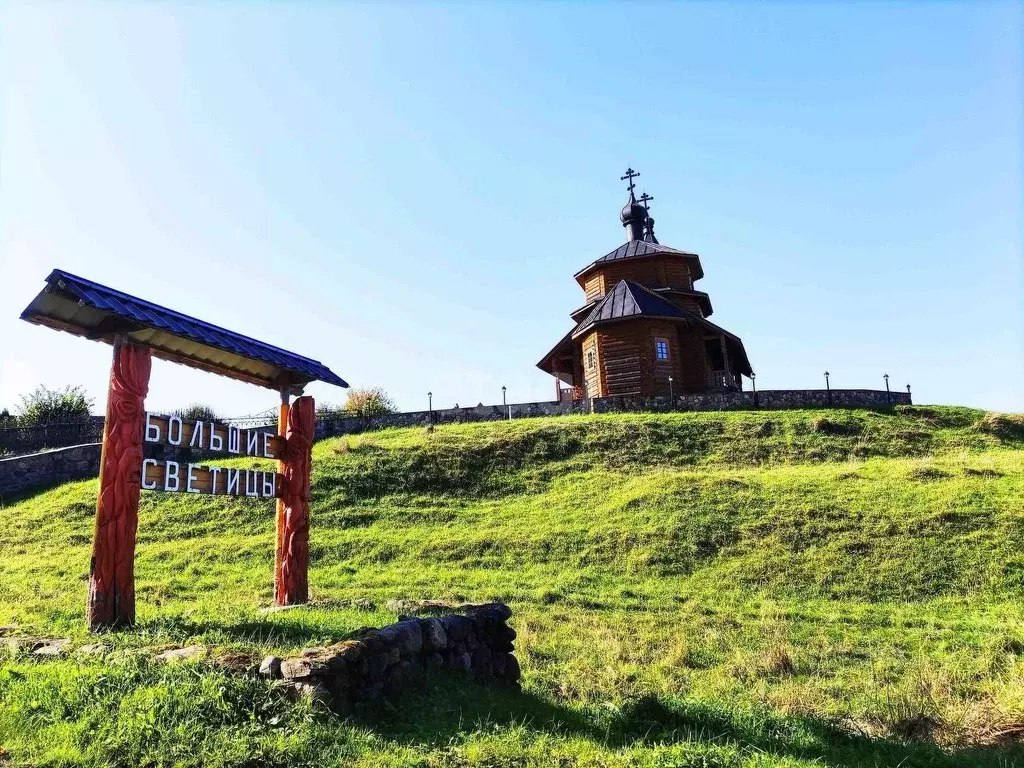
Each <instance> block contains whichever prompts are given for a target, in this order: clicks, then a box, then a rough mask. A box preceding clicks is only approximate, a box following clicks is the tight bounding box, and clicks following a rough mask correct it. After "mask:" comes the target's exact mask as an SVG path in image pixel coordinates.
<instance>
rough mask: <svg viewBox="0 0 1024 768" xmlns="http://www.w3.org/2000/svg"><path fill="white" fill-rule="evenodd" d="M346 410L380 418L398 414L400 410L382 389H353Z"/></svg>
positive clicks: (346, 402) (349, 394)
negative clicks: (382, 415)
mask: <svg viewBox="0 0 1024 768" xmlns="http://www.w3.org/2000/svg"><path fill="white" fill-rule="evenodd" d="M345 410H346V411H348V412H349V413H355V414H358V415H359V416H380V415H381V414H385V413H397V412H398V409H397V408H396V407H395V404H394V403H393V402H392V401H391V398H390V397H388V393H387V392H385V391H384V390H383V389H382V388H381V387H365V388H361V389H353V390H351V391H350V392H349V393H348V399H347V400H346V401H345Z"/></svg>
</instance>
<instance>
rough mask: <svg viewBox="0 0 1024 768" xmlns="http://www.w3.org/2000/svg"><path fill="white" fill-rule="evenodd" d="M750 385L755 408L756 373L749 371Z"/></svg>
mask: <svg viewBox="0 0 1024 768" xmlns="http://www.w3.org/2000/svg"><path fill="white" fill-rule="evenodd" d="M750 386H751V387H753V388H754V407H755V408H757V374H756V373H754V372H753V371H751V372H750Z"/></svg>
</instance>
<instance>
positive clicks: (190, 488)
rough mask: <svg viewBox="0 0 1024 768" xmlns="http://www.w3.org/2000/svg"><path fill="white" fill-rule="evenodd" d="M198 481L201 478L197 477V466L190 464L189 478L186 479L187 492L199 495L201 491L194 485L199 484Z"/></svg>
mask: <svg viewBox="0 0 1024 768" xmlns="http://www.w3.org/2000/svg"><path fill="white" fill-rule="evenodd" d="M198 480H199V478H198V477H197V476H196V465H195V464H189V465H188V477H187V478H185V491H186V492H188V493H199V489H198V488H196V487H195V485H194V483H195V482H197V481H198Z"/></svg>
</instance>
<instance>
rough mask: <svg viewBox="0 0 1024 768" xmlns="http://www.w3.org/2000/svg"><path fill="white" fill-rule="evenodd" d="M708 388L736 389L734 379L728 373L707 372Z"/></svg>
mask: <svg viewBox="0 0 1024 768" xmlns="http://www.w3.org/2000/svg"><path fill="white" fill-rule="evenodd" d="M708 387H710V388H711V389H736V388H737V384H736V379H735V377H734V376H733V375H732V373H730V372H729V371H709V372H708Z"/></svg>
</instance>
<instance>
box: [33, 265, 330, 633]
mask: <svg viewBox="0 0 1024 768" xmlns="http://www.w3.org/2000/svg"><path fill="white" fill-rule="evenodd" d="M21 318H22V319H23V320H27V321H28V322H30V323H35V324H37V325H44V326H47V327H49V328H54V329H56V330H60V331H66V332H68V333H72V334H74V335H76V336H83V337H85V338H87V339H92V340H94V341H102V342H105V343H108V344H111V345H113V348H114V358H113V364H112V365H111V370H110V388H109V391H108V394H107V414H106V424H105V427H104V430H103V450H102V458H101V460H100V487H99V494H98V496H97V501H96V525H95V529H94V533H93V544H92V559H91V561H90V565H89V596H88V603H87V618H88V622H89V628H90V629H93V630H95V629H100V628H103V627H123V626H130V625H132V624H133V623H134V622H135V533H136V529H137V527H138V514H139V494H140V491H141V490H143V489H146V490H154V491H172V492H174V491H177V492H183V493H207V494H214V495H229V496H255V497H263V498H275V499H276V505H277V523H276V533H277V536H276V547H275V557H274V600H275V602H276V603H277V604H278V605H294V604H298V603H304V602H306V601H307V600H308V598H309V594H308V592H309V587H308V576H307V572H308V567H309V475H310V464H311V455H312V444H313V436H314V432H315V428H316V406H315V403H314V402H313V398H312V397H309V396H303V394H302V392H303V389H304V388H305V386H306V385H307V384H309V383H310V382H312V381H323V382H326V383H328V384H335V385H337V386H340V387H347V386H348V384H346V383H345V381H343V380H342V379H341V378H340V377H339V376H337V375H336V374H334V373H333V372H331V370H330V369H328V368H327V367H326V366H324V365H323V364H322V363H319V362H317V361H316V360H311V359H310V358H308V357H302V356H301V355H296V354H294V353H292V352H287V351H285V350H283V349H280V348H278V347H274V346H271V345H270V344H265V343H263V342H261V341H256V340H255V339H251V338H249V337H247V336H243V335H241V334H238V333H233V332H232V331H228V330H225V329H223V328H220V327H218V326H215V325H211V324H210V323H206V322H203V321H202V320H197V319H196V318H194V317H189V316H188V315H183V314H181V313H180V312H175V311H174V310H171V309H167V308H166V307H162V306H160V305H158V304H153V303H152V302H149V301H144V300H143V299H139V298H137V297H135V296H131V295H129V294H127V293H122V292H121V291H117V290H114V289H113V288H108V287H106V286H104V285H100V284H99V283H94V282H92V281H91V280H85V279H83V278H81V277H77V276H75V275H72V274H70V273H69V272H64V271H62V270H59V269H58V270H54V271H53V272H51V273H50V275H49V277H47V278H46V286H45V287H44V288H43V290H42V291H41V292H40V293H39V295H38V296H36V297H35V299H33V300H32V303H31V304H29V305H28V307H27V308H26V309H25V311H24V312H22V314H21ZM153 357H158V358H161V359H163V360H170V361H171V362H175V363H180V364H182V365H187V366H190V367H192V368H198V369H200V370H203V371H208V372H210V373H216V374H220V375H221V376H227V377H228V378H232V379H237V380H239V381H244V382H247V383H249V384H255V385H257V386H260V387H266V388H268V389H272V390H275V391H277V392H279V393H280V396H281V405H280V410H279V413H278V423H277V434H276V435H275V434H272V433H266V431H265V430H239V429H237V428H235V427H232V426H229V425H225V424H215V423H213V422H203V421H196V422H189V423H185V422H183V421H182V419H181V418H180V417H178V416H164V415H158V414H150V413H147V412H146V410H145V399H146V394H147V392H148V390H149V374H150V365H151V360H152V358H153ZM293 395H295V396H297V399H296V400H295V401H294V403H291V402H290V401H291V397H292V396H293ZM156 445H170V446H175V447H177V446H181V447H185V448H194V449H200V450H202V451H204V452H208V453H214V454H217V453H220V454H224V455H227V456H232V455H234V456H259V457H261V458H273V459H277V472H256V471H253V470H245V469H237V468H233V467H230V468H222V467H210V466H205V465H199V464H195V463H187V464H183V463H181V462H177V461H173V460H166V461H164V460H161V459H158V458H153V457H152V456H147V453H150V454H153V453H155V451H154V450H153V448H154V447H155V446H156Z"/></svg>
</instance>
